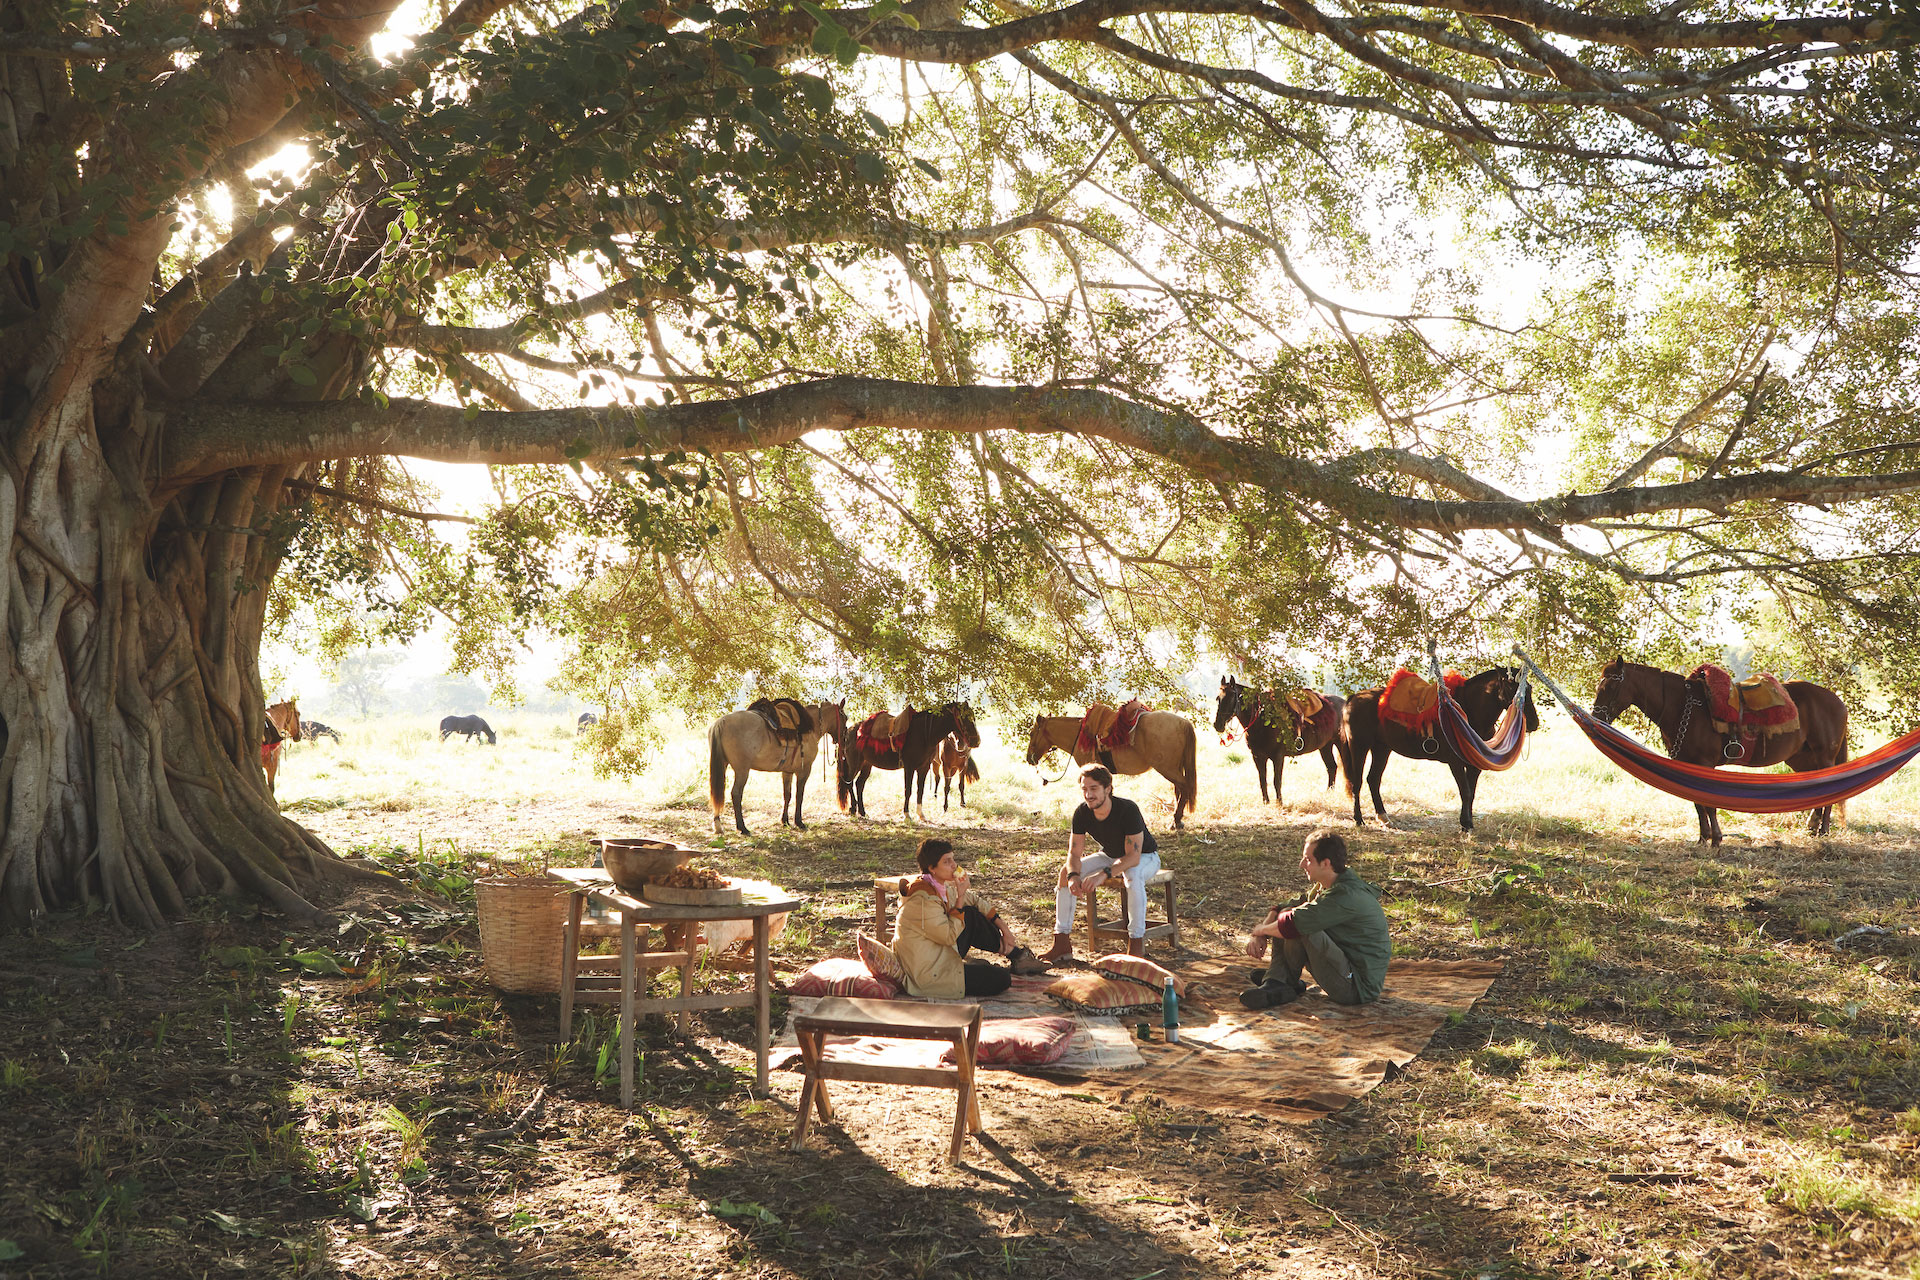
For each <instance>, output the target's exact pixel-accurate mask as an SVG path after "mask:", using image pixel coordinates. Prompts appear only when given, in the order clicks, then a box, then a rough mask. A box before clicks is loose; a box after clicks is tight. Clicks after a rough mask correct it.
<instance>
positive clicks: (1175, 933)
mask: <svg viewBox="0 0 1920 1280" xmlns="http://www.w3.org/2000/svg"><path fill="white" fill-rule="evenodd" d="M1104 888H1106V885H1101V886H1100V888H1099V889H1092V890H1089V891H1088V893H1087V947H1088V949H1089V950H1091V951H1092V952H1093V954H1094V955H1095V956H1101V955H1105V954H1106V953H1105V952H1103V951H1102V950H1100V940H1101V939H1102V938H1115V939H1118V940H1119V943H1120V948H1121V949H1122V950H1125V949H1126V945H1127V936H1128V933H1127V895H1126V893H1125V892H1124V891H1122V892H1121V894H1120V918H1119V919H1118V920H1105V921H1103V920H1101V919H1100V905H1099V899H1100V889H1104ZM1155 889H1158V890H1160V891H1161V894H1162V901H1164V902H1165V904H1166V911H1167V918H1166V919H1164V920H1155V919H1153V918H1152V916H1148V918H1147V932H1146V935H1145V938H1144V941H1147V942H1151V941H1153V940H1154V939H1155V938H1165V939H1166V940H1167V941H1168V942H1171V943H1172V944H1173V945H1174V946H1175V947H1176V948H1177V947H1178V946H1179V945H1180V917H1179V916H1178V915H1177V914H1176V913H1175V911H1174V887H1173V872H1171V871H1169V870H1167V869H1166V868H1165V867H1162V868H1161V869H1160V870H1158V871H1156V872H1154V873H1153V875H1151V876H1149V877H1148V879H1147V892H1148V893H1152V892H1153V891H1154V890H1155Z"/></svg>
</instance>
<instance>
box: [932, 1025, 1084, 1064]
mask: <svg viewBox="0 0 1920 1280" xmlns="http://www.w3.org/2000/svg"><path fill="white" fill-rule="evenodd" d="M1071 1039H1073V1019H1072V1018H994V1019H993V1020H992V1021H990V1022H983V1023H981V1024H980V1047H979V1048H977V1049H975V1050H974V1054H973V1060H974V1061H975V1062H978V1063H983V1064H991V1065H996V1066H1009V1067H1011V1066H1020V1067H1038V1066H1044V1065H1045V1064H1047V1063H1049V1062H1058V1061H1060V1059H1061V1058H1062V1057H1064V1056H1066V1052H1067V1041H1069V1040H1071ZM940 1060H941V1061H942V1062H946V1063H952V1062H954V1061H956V1059H955V1057H954V1054H953V1050H952V1049H951V1048H949V1049H948V1050H947V1052H946V1055H945V1056H944V1057H943V1058H941V1059H940Z"/></svg>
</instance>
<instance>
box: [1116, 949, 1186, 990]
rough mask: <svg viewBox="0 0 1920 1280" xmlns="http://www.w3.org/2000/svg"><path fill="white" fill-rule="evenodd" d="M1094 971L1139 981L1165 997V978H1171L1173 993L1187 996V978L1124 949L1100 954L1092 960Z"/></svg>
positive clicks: (1130, 980)
mask: <svg viewBox="0 0 1920 1280" xmlns="http://www.w3.org/2000/svg"><path fill="white" fill-rule="evenodd" d="M1093 971H1094V972H1095V973H1104V974H1106V975H1107V976H1108V977H1109V978H1125V979H1126V980H1127V981H1129V982H1139V983H1144V984H1145V985H1147V986H1149V987H1152V988H1153V989H1154V990H1155V991H1158V992H1161V993H1162V998H1163V999H1164V998H1165V992H1166V987H1167V979H1168V978H1172V979H1173V994H1175V995H1176V996H1179V997H1180V998H1181V999H1182V1000H1184V999H1186V998H1187V980H1186V979H1185V978H1183V977H1181V976H1180V975H1179V974H1177V973H1174V972H1173V971H1172V970H1170V969H1165V968H1162V967H1161V966H1160V965H1157V964H1155V963H1154V962H1153V961H1151V960H1149V959H1147V958H1146V957H1145V956H1130V955H1128V954H1127V953H1126V952H1124V951H1120V952H1116V953H1115V954H1113V955H1110V956H1101V957H1100V958H1099V959H1098V960H1095V961H1094V962H1093Z"/></svg>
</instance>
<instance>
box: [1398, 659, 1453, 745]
mask: <svg viewBox="0 0 1920 1280" xmlns="http://www.w3.org/2000/svg"><path fill="white" fill-rule="evenodd" d="M1441 679H1443V680H1445V681H1446V682H1447V691H1448V692H1449V693H1451V692H1453V691H1454V690H1456V689H1458V688H1459V687H1460V686H1461V685H1463V684H1465V683H1466V682H1467V678H1466V677H1465V676H1463V675H1461V674H1460V673H1459V672H1458V671H1449V672H1446V673H1445V674H1444V675H1443V676H1441ZM1380 718H1381V719H1382V720H1389V721H1392V722H1393V723H1394V724H1397V725H1400V726H1402V727H1403V728H1406V729H1410V730H1412V731H1413V732H1414V733H1418V734H1423V735H1426V736H1432V734H1433V728H1434V726H1435V725H1436V724H1438V723H1439V721H1440V690H1439V688H1438V687H1437V686H1435V685H1434V683H1433V681H1431V680H1423V679H1421V678H1420V677H1419V676H1417V675H1415V674H1414V673H1413V672H1411V671H1409V670H1407V669H1406V668H1405V667H1401V668H1400V669H1399V670H1398V671H1395V672H1394V673H1393V676H1392V678H1390V679H1389V680H1388V681H1387V687H1386V688H1385V689H1382V690H1381V691H1380Z"/></svg>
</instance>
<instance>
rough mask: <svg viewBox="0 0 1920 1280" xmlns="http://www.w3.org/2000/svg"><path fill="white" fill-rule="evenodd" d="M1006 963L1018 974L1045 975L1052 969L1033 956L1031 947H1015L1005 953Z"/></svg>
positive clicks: (1043, 961)
mask: <svg viewBox="0 0 1920 1280" xmlns="http://www.w3.org/2000/svg"><path fill="white" fill-rule="evenodd" d="M1007 963H1008V964H1009V965H1010V966H1011V967H1012V969H1013V971H1014V972H1015V973H1019V974H1034V973H1045V972H1046V971H1047V970H1048V969H1050V968H1052V967H1053V966H1051V965H1049V964H1048V963H1047V962H1046V961H1045V960H1042V959H1041V958H1040V957H1039V956H1037V955H1035V954H1033V948H1032V947H1015V948H1014V949H1013V950H1011V951H1009V952H1007Z"/></svg>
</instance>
